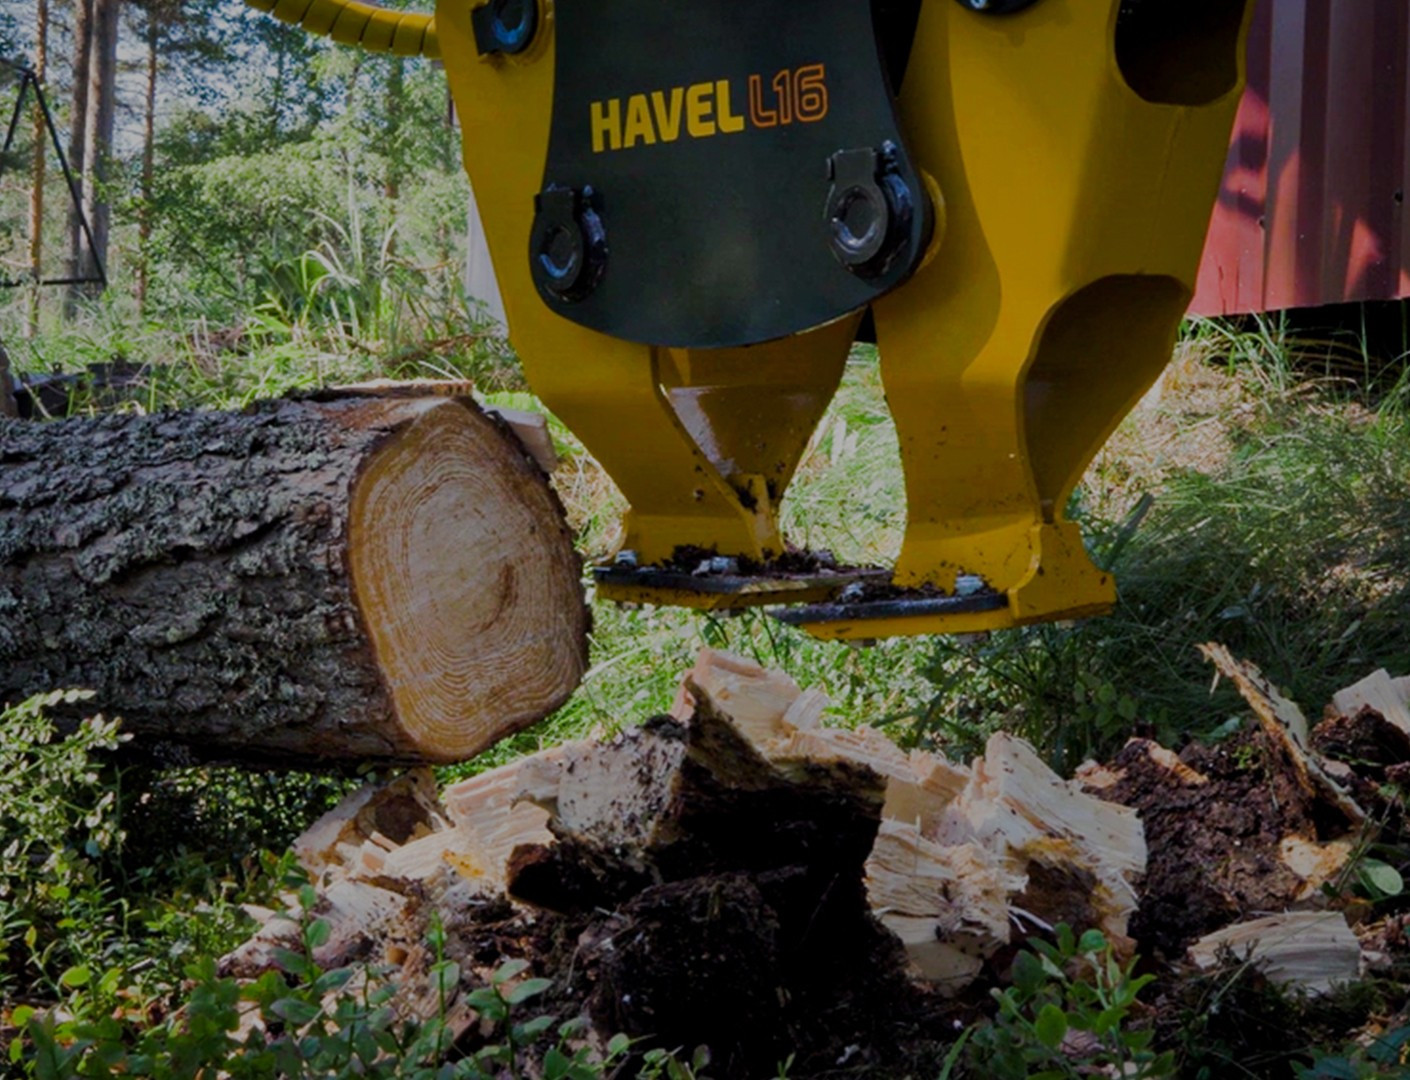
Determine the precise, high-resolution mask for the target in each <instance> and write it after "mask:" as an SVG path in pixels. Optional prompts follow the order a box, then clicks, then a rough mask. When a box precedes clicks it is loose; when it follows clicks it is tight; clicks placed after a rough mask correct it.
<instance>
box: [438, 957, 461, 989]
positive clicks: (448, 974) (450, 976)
mask: <svg viewBox="0 0 1410 1080" xmlns="http://www.w3.org/2000/svg"><path fill="white" fill-rule="evenodd" d="M431 982H432V984H433V985H434V986H435V988H436V993H438V994H440V995H441V997H449V996H450V995H451V994H453V993H455V988H456V987H457V986H459V985H460V965H459V964H457V963H456V962H455V961H454V960H442V961H441V962H440V963H438V964H436V965H434V966H433V967H432V968H431Z"/></svg>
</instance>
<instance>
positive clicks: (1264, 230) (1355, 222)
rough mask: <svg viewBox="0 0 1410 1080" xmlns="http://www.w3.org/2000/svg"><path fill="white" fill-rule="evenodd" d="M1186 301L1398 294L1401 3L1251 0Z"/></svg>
mask: <svg viewBox="0 0 1410 1080" xmlns="http://www.w3.org/2000/svg"><path fill="white" fill-rule="evenodd" d="M1248 73H1249V86H1248V91H1247V93H1246V94H1245V95H1244V100H1243V103H1242V105H1241V107H1240V109H1239V116H1238V120H1237V121H1236V123H1235V126H1234V137H1233V142H1232V145H1231V146H1230V150H1229V160H1228V165H1227V167H1226V169H1225V173H1224V183H1223V187H1222V189H1221V191H1220V194H1219V202H1218V204H1217V206H1216V208H1215V211H1214V217H1213V220H1212V221H1211V223H1210V230H1209V238H1208V241H1207V243H1206V246H1205V253H1204V262H1203V264H1202V266H1201V268H1200V278H1199V288H1198V291H1197V293H1196V295H1195V301H1194V304H1193V306H1192V308H1191V311H1192V312H1194V313H1196V314H1201V315H1220V314H1241V313H1246V312H1253V311H1276V310H1281V309H1284V308H1294V307H1314V306H1318V305H1321V304H1332V303H1340V302H1342V301H1348V300H1389V299H1395V298H1397V297H1403V296H1410V236H1407V225H1410V223H1407V221H1406V215H1405V212H1404V210H1405V208H1404V201H1405V190H1406V181H1407V176H1410V142H1408V141H1407V138H1406V121H1407V116H1410V0H1259V8H1258V11H1257V13H1256V15H1255V19H1254V25H1253V29H1252V32H1251V35H1250V39H1249V63H1248Z"/></svg>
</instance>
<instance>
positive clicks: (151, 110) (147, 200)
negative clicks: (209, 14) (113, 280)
mask: <svg viewBox="0 0 1410 1080" xmlns="http://www.w3.org/2000/svg"><path fill="white" fill-rule="evenodd" d="M160 38H161V24H160V22H159V21H158V15H157V12H156V11H155V10H153V11H150V12H148V15H147V91H146V95H145V97H144V98H143V102H142V191H141V204H140V205H141V209H140V210H139V213H138V220H137V313H138V314H139V315H145V314H146V311H147V285H148V278H149V274H150V272H151V259H152V253H151V251H150V247H151V239H152V181H153V179H154V178H155V176H156V142H157V70H158V66H157V42H158V41H159V40H160Z"/></svg>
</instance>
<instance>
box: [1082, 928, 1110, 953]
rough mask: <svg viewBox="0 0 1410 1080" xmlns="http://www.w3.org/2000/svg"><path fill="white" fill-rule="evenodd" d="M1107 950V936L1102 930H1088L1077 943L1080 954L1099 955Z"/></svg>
mask: <svg viewBox="0 0 1410 1080" xmlns="http://www.w3.org/2000/svg"><path fill="white" fill-rule="evenodd" d="M1105 948H1106V936H1105V935H1104V934H1103V933H1102V932H1101V931H1100V930H1088V931H1086V932H1085V933H1084V934H1083V935H1082V939H1081V940H1080V941H1079V942H1078V943H1077V951H1078V952H1079V953H1099V952H1101V951H1102V950H1103V949H1105Z"/></svg>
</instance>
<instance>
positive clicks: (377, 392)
mask: <svg viewBox="0 0 1410 1080" xmlns="http://www.w3.org/2000/svg"><path fill="white" fill-rule="evenodd" d="M295 396H296V397H298V398H300V399H301V400H315V401H334V400H336V399H337V398H340V397H379V398H405V397H447V398H467V399H471V400H473V399H474V396H475V384H474V383H472V382H470V381H469V380H468V379H415V380H410V381H408V380H399V379H370V380H368V381H367V382H360V383H346V384H344V385H342V386H330V387H327V388H325V389H322V390H316V391H313V392H312V393H309V394H298V395H295ZM480 408H481V410H482V411H483V412H484V413H485V414H486V415H488V416H494V417H497V418H498V419H500V420H503V421H504V422H505V423H506V424H508V425H509V430H510V431H512V432H513V433H514V436H515V438H517V439H518V440H519V442H520V443H522V444H523V446H524V449H525V450H527V451H528V452H529V454H530V456H531V457H532V458H533V459H534V461H536V462H537V463H538V466H539V468H541V469H542V470H543V471H544V472H546V473H552V472H553V470H554V469H556V468H558V449H557V448H556V447H555V446H554V445H553V436H552V435H551V434H549V431H548V419H547V417H545V416H544V415H543V414H542V413H536V412H529V411H528V410H526V409H509V408H505V407H504V406H501V405H481V406H480Z"/></svg>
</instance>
